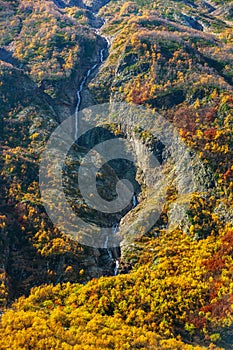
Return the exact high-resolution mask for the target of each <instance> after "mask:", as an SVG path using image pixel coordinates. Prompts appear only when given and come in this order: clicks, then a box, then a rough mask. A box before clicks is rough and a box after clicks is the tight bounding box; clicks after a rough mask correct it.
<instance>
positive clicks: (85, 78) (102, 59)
mask: <svg viewBox="0 0 233 350" xmlns="http://www.w3.org/2000/svg"><path fill="white" fill-rule="evenodd" d="M95 32H96V34H98V35H100V33H99V30H98V29H97V30H96V31H95ZM104 38H105V40H106V42H107V46H106V47H105V48H103V49H101V50H100V52H99V56H100V62H99V63H95V64H94V65H93V66H92V67H91V68H90V69H89V70H88V71H87V73H86V74H85V76H84V77H83V79H82V81H81V83H80V86H79V88H78V90H77V104H76V108H75V140H76V141H77V140H78V131H79V130H78V126H79V109H80V105H81V93H82V91H83V88H84V85H85V83H86V82H87V79H88V77H89V76H90V75H91V73H92V72H93V71H94V70H95V69H96V68H97V67H98V66H99V65H101V64H102V63H103V62H104V60H105V55H104V52H105V51H106V50H108V48H109V47H110V41H109V40H108V38H106V37H104ZM136 205H137V197H136V196H135V195H134V196H133V207H135V206H136ZM118 230H119V224H118V223H115V224H114V225H113V226H112V231H111V232H112V234H115V233H116V232H117V231H118ZM104 248H105V249H107V252H108V255H109V258H110V259H111V260H113V255H112V251H111V249H109V248H108V236H107V237H106V239H105V242H104ZM119 266H120V263H119V260H117V259H116V260H115V268H114V276H116V275H117V274H118V270H119Z"/></svg>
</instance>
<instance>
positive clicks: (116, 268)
mask: <svg viewBox="0 0 233 350" xmlns="http://www.w3.org/2000/svg"><path fill="white" fill-rule="evenodd" d="M119 266H120V263H119V260H116V261H115V268H114V276H116V275H117V274H118V270H119Z"/></svg>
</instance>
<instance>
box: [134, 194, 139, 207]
mask: <svg viewBox="0 0 233 350" xmlns="http://www.w3.org/2000/svg"><path fill="white" fill-rule="evenodd" d="M137 205H138V199H137V195H136V194H135V193H134V195H133V208H135V207H136V206H137Z"/></svg>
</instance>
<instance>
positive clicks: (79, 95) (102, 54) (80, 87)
mask: <svg viewBox="0 0 233 350" xmlns="http://www.w3.org/2000/svg"><path fill="white" fill-rule="evenodd" d="M96 33H97V31H96ZM104 38H105V37H104ZM105 40H106V42H107V47H105V48H103V49H101V50H100V53H99V55H100V62H99V63H95V64H94V65H93V66H92V67H91V68H90V69H88V71H87V73H86V74H85V75H84V77H83V79H82V81H81V83H80V85H79V88H78V90H77V93H76V94H77V104H76V108H75V141H77V140H78V114H79V108H80V104H81V92H82V91H83V87H84V85H85V83H86V81H87V78H88V77H89V76H90V74H91V73H92V72H93V71H94V70H95V69H96V68H97V66H98V65H99V64H101V63H103V62H104V59H105V58H104V52H105V50H107V49H108V48H109V46H110V43H109V40H108V39H107V38H105Z"/></svg>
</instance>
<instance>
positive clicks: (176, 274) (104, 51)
mask: <svg viewBox="0 0 233 350" xmlns="http://www.w3.org/2000/svg"><path fill="white" fill-rule="evenodd" d="M0 8H1V27H0V33H1V36H0V42H1V48H0V105H1V113H0V148H1V157H0V164H1V167H0V169H1V170H0V172H1V178H0V330H1V338H0V349H12V350H14V349H15V350H19V349H24V350H27V349H28V350H29V349H59V350H60V349H77V350H79V349H80V350H85V349H91V350H94V349H98V350H99V349H116V350H127V349H129V350H130V349H145V350H146V349H155V350H156V349H158V350H159V349H164V350H165V349H166V350H168V349H170V350H175V349H176V350H178V349H180V350H192V349H195V350H198V349H200V350H201V349H210V350H224V349H225V350H231V349H233V162H232V159H233V138H232V135H233V90H232V87H233V68H232V67H233V50H232V44H233V4H232V1H231V0H225V1H219V0H213V1H211V2H209V1H201V0H190V1H183V0H179V1H178V0H171V1H163V2H162V1H160V0H156V1H149V0H134V1H125V0H110V1H108V2H107V1H104V0H103V1H101V0H98V1H94V0H93V1H91V0H85V1H84V0H83V1H81V0H80V1H79V0H77V1H75V0H74V1H68V0H64V1H62V0H61V1H55V0H54V1H52V0H47V1H41V0H34V1H32V0H27V1H26V0H14V1H13V0H12V1H9V0H0ZM106 39H107V40H108V41H106ZM101 55H102V57H101ZM94 66H95V67H96V68H94V69H93V71H92V68H93V67H94ZM88 70H91V72H90V76H89V77H87V78H85V74H87V72H88ZM84 78H85V82H84V84H83V85H84V87H83V90H82V92H81V100H80V101H81V108H86V107H89V106H91V105H101V104H103V103H111V102H119V103H127V104H128V105H134V106H140V107H143V108H146V109H147V110H151V111H153V116H156V113H158V114H159V115H160V116H162V118H163V119H164V120H166V121H168V122H169V124H171V125H172V126H173V128H175V130H176V131H177V135H178V136H179V140H180V142H181V143H182V144H183V145H184V147H186V148H187V149H188V150H189V156H190V159H192V161H193V164H192V165H193V169H194V170H193V171H194V174H193V183H194V189H193V191H192V192H191V193H189V195H186V194H184V195H183V197H182V196H179V188H178V185H177V183H180V184H181V186H182V185H183V184H185V179H186V175H187V174H185V173H184V174H177V173H176V169H178V167H179V166H181V165H182V163H179V164H177V168H176V167H175V165H174V164H173V163H172V161H171V160H170V159H169V156H167V154H165V152H164V151H163V145H161V143H159V140H158V139H156V138H155V137H153V135H152V131H151V130H143V129H142V128H140V125H136V127H131V126H130V125H127V117H126V118H125V120H122V125H114V124H111V125H109V126H108V129H107V131H106V130H105V131H103V130H102V128H99V129H97V131H96V134H94V135H91V136H90V137H89V139H88V135H86V136H85V137H84V138H83V140H82V142H83V144H81V143H80V144H74V145H73V146H72V147H71V148H70V151H69V153H68V155H67V157H66V163H65V167H64V174H63V185H64V188H65V193H66V196H67V198H69V203H70V206H71V208H72V210H73V212H74V213H76V215H80V216H81V217H82V218H84V219H85V220H87V221H88V220H89V221H91V222H99V224H101V225H103V224H106V223H107V225H108V226H109V227H110V226H111V225H112V224H113V222H114V221H113V220H115V219H116V218H117V220H119V223H120V224H119V226H120V227H121V226H122V227H123V229H124V228H125V227H126V228H127V227H129V228H130V229H131V230H132V231H133V233H134V234H135V237H136V239H135V240H134V241H133V242H130V241H128V242H126V244H125V245H122V247H121V249H120V250H121V252H120V257H117V259H118V260H119V261H118V260H117V262H119V269H118V270H117V273H115V272H114V271H116V261H115V260H116V259H114V257H112V258H111V256H112V255H111V254H112V253H111V254H110V255H109V250H108V249H107V248H106V249H105V248H96V247H90V246H87V245H83V244H80V243H79V242H78V241H77V240H75V239H73V238H72V237H71V236H69V235H66V234H65V233H64V232H62V231H60V230H59V229H58V228H57V227H56V226H55V225H54V224H53V222H52V220H51V219H50V217H49V215H48V214H47V212H46V210H45V208H44V205H43V202H42V199H41V194H40V185H39V167H40V156H41V154H42V152H43V150H44V148H45V146H46V143H47V141H48V140H49V137H50V135H51V133H52V132H53V131H54V130H55V129H56V128H57V127H58V126H59V125H60V124H61V122H63V121H64V120H65V119H66V118H67V117H68V116H70V115H71V114H75V109H76V106H77V91H78V89H79V88H80V84H82V82H83V79H84ZM124 123H125V124H124ZM154 124H155V125H156V120H155V121H154ZM110 134H111V137H112V138H116V139H117V138H122V139H125V140H127V139H130V140H131V141H130V142H131V143H133V144H134V147H135V149H139V148H140V147H141V148H142V147H144V146H145V147H146V149H147V150H148V152H152V153H154V154H155V155H156V156H157V158H158V159H159V162H160V165H161V167H162V169H163V172H164V174H166V176H168V178H169V179H170V181H168V182H167V183H166V182H164V181H161V184H163V185H162V186H163V188H164V191H165V202H164V204H163V208H162V212H161V213H160V215H159V219H158V220H157V222H156V223H155V224H154V225H153V226H152V227H151V228H150V229H149V230H148V232H146V233H145V234H140V232H141V231H140V227H138V226H137V225H135V226H133V222H136V221H137V217H139V216H140V215H144V214H145V218H146V217H147V216H146V215H147V214H148V212H149V210H151V202H149V200H148V198H149V196H150V193H151V192H152V187H150V185H149V184H148V181H147V179H146V175H145V174H144V170H145V169H146V166H145V169H143V166H141V168H142V169H140V167H139V166H138V167H136V168H133V170H132V168H130V166H129V165H128V164H127V163H126V162H123V161H122V162H119V163H117V164H115V165H114V166H115V168H114V166H113V168H114V170H115V171H116V173H117V176H120V177H123V175H125V174H127V176H128V179H129V180H130V181H132V182H133V183H134V185H135V186H136V187H135V191H136V194H137V199H138V203H137V206H136V207H135V208H132V207H130V210H129V208H127V209H126V210H125V211H124V212H121V213H119V214H117V215H116V216H114V217H111V218H110V219H109V217H108V216H107V215H105V214H103V213H101V214H98V215H96V214H95V212H94V211H92V210H90V209H89V208H88V205H87V204H86V203H85V201H84V200H83V198H82V195H81V192H80V189H79V187H78V186H79V184H78V179H77V176H76V172H77V169H78V167H79V166H80V164H81V160H82V157H84V156H85V155H86V154H87V152H88V150H89V148H90V147H91V146H90V145H92V143H93V142H95V138H96V137H97V136H98V137H99V138H100V140H103V139H104V138H105V137H107V136H106V135H110ZM86 144H88V146H86ZM138 145H140V147H139V146H138ZM88 147H89V148H88ZM141 148H140V149H141ZM178 151H179V149H178ZM166 157H167V158H166ZM141 158H143V157H141ZM52 161H53V160H51V162H52ZM140 161H141V164H144V163H143V161H144V162H146V160H143V159H140ZM145 164H146V163H145ZM180 164H181V165H180ZM101 171H102V172H100V173H98V176H97V181H98V184H99V189H98V191H99V192H100V193H104V195H105V196H106V197H107V198H108V197H111V193H110V190H108V188H107V189H106V187H107V186H108V183H109V182H111V181H112V182H113V183H115V182H114V181H116V175H115V174H113V170H112V168H111V167H108V166H107V167H105V168H104V169H102V170H101ZM123 173H125V174H123ZM169 174H171V175H170V177H169ZM187 176H188V175H187ZM111 186H112V185H111ZM111 186H110V187H111ZM158 186H160V183H159V180H158ZM51 187H52V184H51ZM101 191H102V192H101ZM114 191H115V190H114ZM114 193H115V192H114ZM131 209H132V210H131ZM180 216H182V218H181V219H180ZM120 219H121V221H120ZM145 220H146V219H145ZM114 264H115V265H114Z"/></svg>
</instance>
